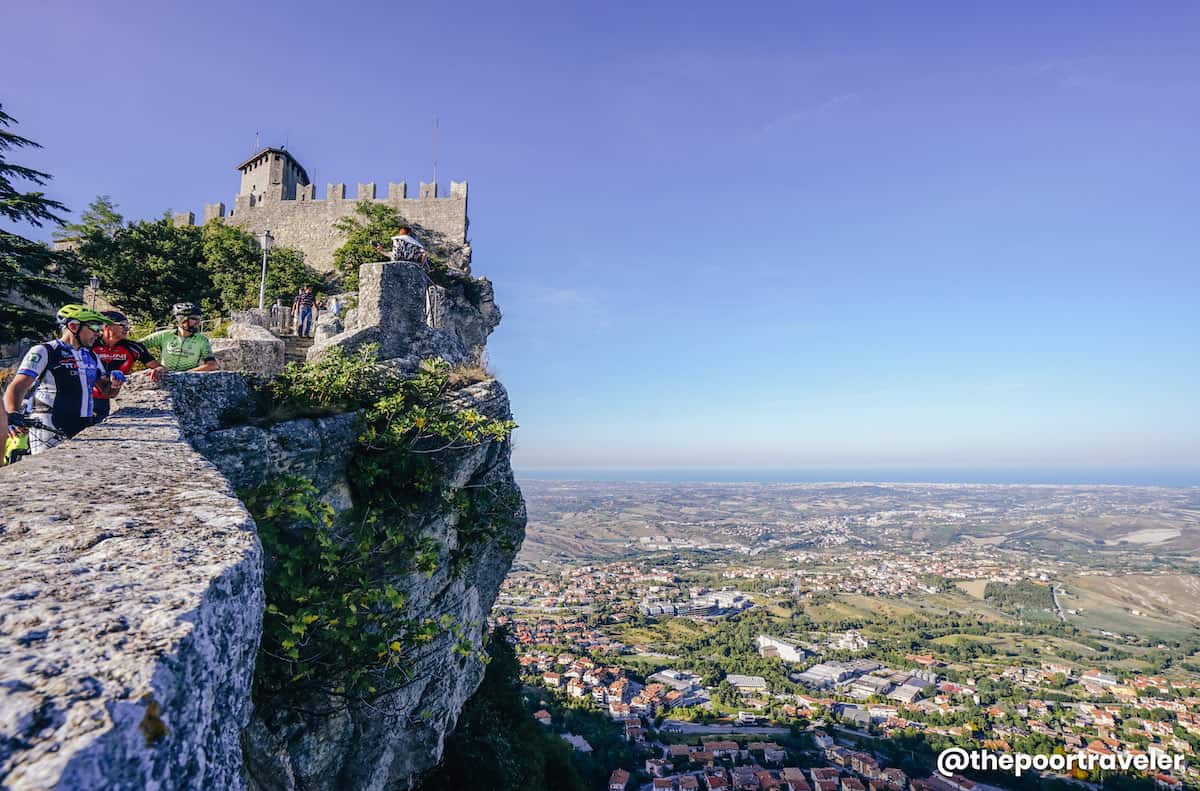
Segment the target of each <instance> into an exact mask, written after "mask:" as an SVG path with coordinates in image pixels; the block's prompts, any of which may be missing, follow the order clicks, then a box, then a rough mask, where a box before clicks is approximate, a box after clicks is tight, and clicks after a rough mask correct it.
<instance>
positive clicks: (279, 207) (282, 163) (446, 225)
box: [175, 147, 470, 271]
mask: <svg viewBox="0 0 1200 791" xmlns="http://www.w3.org/2000/svg"><path fill="white" fill-rule="evenodd" d="M237 170H238V172H239V173H240V174H241V182H240V184H239V187H238V193H237V196H236V197H235V198H234V205H233V208H232V210H230V211H229V212H228V214H226V207H225V204H224V203H210V204H206V205H205V207H204V222H208V221H210V220H213V219H219V218H224V219H226V220H227V221H228V222H230V223H231V224H233V225H236V226H238V227H240V228H242V229H244V230H246V231H247V232H249V233H252V234H254V235H255V236H258V235H261V234H262V232H263V231H267V230H269V231H270V232H271V235H272V236H273V237H274V238H275V242H276V243H277V244H280V245H287V246H289V247H295V248H297V249H299V250H301V251H303V252H304V257H305V260H306V261H307V262H308V264H309V265H310V266H312V267H313V268H315V269H317V270H319V271H331V270H332V269H333V268H334V266H333V251H334V250H336V249H337V248H338V247H340V246H341V244H342V239H341V236H340V235H339V234H338V232H337V231H336V230H335V228H334V224H335V223H336V222H337V221H338V220H339V219H341V218H343V217H349V216H351V215H353V214H354V213H355V207H356V206H357V204H358V202H359V201H364V200H365V201H373V202H377V203H385V204H387V205H389V206H392V207H394V208H395V209H396V210H397V211H398V212H399V214H400V216H401V217H403V218H404V219H405V221H407V222H408V223H410V224H412V226H413V227H414V228H416V229H417V230H418V234H419V235H421V236H423V237H424V238H423V239H422V241H423V242H425V243H426V244H427V246H433V247H438V246H451V247H455V248H459V249H462V250H463V251H464V252H463V254H462V255H461V256H459V258H460V260H461V261H462V262H463V264H464V265H466V264H468V263H469V261H470V249H469V247H468V246H467V227H468V224H469V220H468V219H467V182H465V181H451V182H450V194H449V195H448V196H445V197H441V196H439V194H438V185H437V184H436V183H433V182H430V183H425V182H421V183H420V186H419V189H418V191H417V196H416V197H414V198H410V197H409V196H408V184H407V182H404V181H401V182H398V183H391V184H388V187H387V194H386V195H385V196H383V197H380V196H378V195H377V194H376V187H375V183H374V182H367V183H362V182H359V183H358V185H357V192H356V194H355V196H354V198H353V199H351V198H349V197H347V195H346V185H345V184H344V183H337V184H329V185H328V186H327V187H326V189H325V197H324V199H319V198H317V196H316V189H315V186H314V185H313V184H312V183H311V182H310V181H309V177H308V171H307V170H305V168H304V166H303V165H301V164H300V161H299V160H298V159H297V158H296V157H295V156H294V155H293V154H292V153H291V152H289V151H287V150H286V149H285V148H283V147H279V148H275V147H270V148H264V149H261V150H259V151H258V152H256V153H255V154H254V155H253V156H251V157H249V158H248V159H246V160H245V161H244V162H242V163H241V164H240V165H238V166H237ZM187 217H188V215H187V214H180V215H177V216H176V218H175V221H176V223H177V224H179V223H181V222H183V223H184V224H190V222H189V221H188V220H187ZM380 242H381V243H382V244H384V245H385V246H387V244H388V242H387V240H384V239H381V240H380Z"/></svg>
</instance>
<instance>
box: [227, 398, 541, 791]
mask: <svg viewBox="0 0 1200 791" xmlns="http://www.w3.org/2000/svg"><path fill="white" fill-rule="evenodd" d="M455 406H457V407H459V408H468V407H474V408H475V409H478V410H479V411H480V412H482V413H483V414H485V415H487V416H488V417H492V418H498V419H507V418H508V417H510V414H509V407H508V397H507V394H506V393H505V392H504V389H503V388H502V387H501V386H500V384H499V383H498V382H496V381H495V380H491V381H487V382H482V383H479V384H476V385H472V386H471V387H468V388H465V389H464V390H462V391H460V392H459V393H458V395H457V396H456V398H455ZM449 477H450V483H451V484H452V485H453V486H455V487H465V486H491V487H494V488H498V489H501V490H505V491H507V492H509V493H513V494H517V495H519V490H518V489H517V486H516V483H515V481H514V480H513V475H512V469H511V467H510V466H509V446H508V443H491V444H488V445H483V446H480V447H477V448H474V449H471V450H469V451H462V452H460V453H459V454H458V456H457V457H456V458H455V459H454V460H453V462H452V464H451V469H450V472H449ZM419 529H420V535H421V536H423V537H426V536H427V537H431V538H433V539H435V540H437V541H438V542H440V543H441V544H442V545H443V547H444V550H445V552H444V554H443V559H444V558H445V557H446V554H448V553H449V552H450V551H452V550H454V549H457V548H458V546H459V540H458V534H457V531H456V529H455V526H454V524H453V523H452V522H451V520H449V519H448V518H446V517H444V516H439V515H430V516H429V517H428V518H425V519H423V520H422V521H421V524H420V528H419ZM524 535H525V509H524V505H523V504H522V505H521V506H520V507H519V508H518V510H517V511H516V512H514V513H513V514H512V517H511V519H509V520H508V521H506V522H505V523H504V524H502V525H500V526H499V531H498V533H497V535H496V536H495V537H494V538H492V539H491V540H490V541H488V542H487V543H486V544H485V545H483V546H481V547H479V548H478V550H477V552H476V553H475V554H474V555H473V556H472V559H471V562H470V563H469V564H468V565H467V567H466V569H465V571H464V572H463V573H462V574H461V575H460V576H457V577H456V576H455V575H454V574H453V572H452V571H451V568H450V564H449V563H446V562H439V563H438V567H437V570H436V571H435V572H434V573H433V575H432V576H430V577H428V578H427V577H425V576H424V575H422V574H405V575H397V576H395V577H393V578H389V579H388V582H390V583H392V584H394V585H395V586H396V588H397V589H398V590H399V591H400V592H401V593H402V594H404V595H405V597H406V599H407V601H408V605H407V606H408V607H409V608H410V609H411V611H412V612H414V613H421V614H422V615H425V616H427V617H430V618H434V619H439V618H441V617H442V616H443V615H448V616H450V617H451V618H452V619H453V620H454V622H455V623H456V624H458V625H461V626H463V627H466V633H467V635H468V636H469V638H470V640H471V642H472V644H473V646H474V647H475V648H476V649H479V648H480V647H481V646H482V644H483V639H484V636H485V635H484V630H485V624H486V620H487V615H488V612H489V611H490V610H491V606H492V603H493V602H494V601H495V599H496V595H497V593H498V592H499V589H500V583H501V582H502V581H503V580H504V577H505V575H506V574H507V573H508V569H509V567H510V566H511V565H512V561H513V557H514V556H515V554H516V552H517V549H518V548H519V547H520V544H521V541H522V540H523V539H524ZM456 639H457V638H455V637H454V636H452V635H451V634H449V633H447V634H443V635H442V636H440V637H438V638H436V639H435V640H433V641H432V642H431V643H429V644H428V645H425V646H423V647H422V649H421V650H420V652H419V653H417V654H413V655H410V659H411V660H412V663H413V673H412V679H413V680H412V682H411V683H410V684H408V685H407V686H405V687H403V688H401V689H399V690H396V691H394V692H391V693H388V694H385V695H383V696H381V697H379V698H376V699H374V700H372V701H370V702H369V703H357V704H351V705H346V703H345V701H344V700H342V699H338V698H332V697H315V696H314V697H313V698H311V699H307V700H305V701H304V702H303V705H302V706H300V707H298V710H284V711H257V710H256V712H255V715H254V721H253V722H252V723H251V726H250V728H248V729H247V731H246V734H245V744H246V769H247V773H248V774H249V776H250V778H251V785H252V786H257V787H259V788H262V789H330V790H332V789H406V788H409V787H410V786H411V785H412V783H413V781H414V780H415V779H416V778H417V777H419V776H420V775H421V774H422V773H424V772H425V771H427V770H428V769H431V768H432V767H433V766H435V765H436V764H437V762H438V760H439V759H440V757H441V753H442V744H443V741H444V739H445V737H446V735H447V734H449V733H450V731H452V730H453V729H454V725H455V722H456V721H457V719H458V714H459V712H460V711H461V709H462V705H463V703H465V702H466V700H467V698H469V697H470V696H471V695H472V693H474V691H475V689H476V687H478V686H479V682H480V681H481V680H482V679H483V670H484V667H483V662H482V661H481V660H480V658H479V657H478V655H477V654H472V655H471V656H469V657H464V656H461V655H459V654H458V653H456V652H455V651H454V646H455V642H456ZM322 712H325V713H322Z"/></svg>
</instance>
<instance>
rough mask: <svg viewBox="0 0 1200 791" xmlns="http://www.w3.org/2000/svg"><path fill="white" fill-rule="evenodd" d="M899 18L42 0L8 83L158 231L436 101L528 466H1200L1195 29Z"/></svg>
mask: <svg viewBox="0 0 1200 791" xmlns="http://www.w3.org/2000/svg"><path fill="white" fill-rule="evenodd" d="M104 5H107V8H105V7H102V6H104ZM647 5H649V6H650V7H647ZM887 5H889V6H890V7H884V6H885V4H879V3H827V4H807V3H791V2H789V3H755V4H749V5H747V6H746V7H744V8H734V7H731V6H729V5H728V4H708V3H695V2H689V3H654V4H641V3H637V4H634V3H622V2H614V3H605V4H592V5H590V6H583V5H572V4H562V3H532V4H514V5H510V6H502V5H499V4H491V3H487V4H484V3H480V4H464V3H457V4H440V5H438V6H437V7H432V4H430V7H401V6H399V5H398V4H394V3H385V2H379V3H343V4H325V3H322V4H316V3H287V4H284V3H272V2H259V3H254V4H246V3H224V2H209V3H204V4H190V5H187V6H180V5H178V4H164V3H138V2H130V3H120V4H115V3H113V4H97V3H82V2H49V3H37V4H34V3H25V4H18V5H17V6H15V7H13V8H10V9H7V10H6V12H5V24H4V30H3V32H0V37H3V41H4V47H5V50H6V60H7V62H8V63H9V64H10V65H9V67H8V69H7V71H8V76H9V79H7V80H5V83H6V84H5V87H4V88H3V91H2V94H0V101H3V102H4V107H5V110H6V111H7V112H8V113H9V114H11V115H13V116H15V117H16V118H17V119H18V120H19V121H20V122H21V123H20V126H19V127H18V129H17V130H18V131H19V132H21V133H23V134H25V135H27V136H30V137H32V138H34V139H36V140H38V141H39V142H41V143H42V144H43V145H44V146H45V149H44V150H43V151H40V152H37V153H36V154H33V155H27V156H24V157H23V158H22V160H21V161H24V162H26V163H29V164H34V165H37V166H40V167H42V168H44V169H46V170H49V171H51V172H52V173H53V174H55V176H56V178H55V181H54V182H53V183H52V185H51V188H50V191H51V193H52V194H53V195H54V196H55V197H58V198H60V199H62V200H64V201H65V202H66V203H68V205H70V206H71V207H72V208H75V209H80V208H82V207H83V206H85V205H86V203H87V202H88V201H89V200H90V199H91V198H92V197H94V196H95V195H97V194H99V193H109V194H111V195H112V196H113V197H114V199H115V200H116V201H117V202H118V203H119V204H120V206H121V208H122V210H123V211H124V212H125V214H126V216H128V217H136V218H140V217H151V216H157V215H159V214H160V213H161V212H162V211H163V210H164V209H167V208H172V209H175V210H193V211H196V212H197V213H199V212H200V211H201V209H202V207H203V204H204V203H205V202H206V201H207V202H212V201H216V200H224V201H225V202H226V203H230V202H231V199H232V196H233V194H234V193H235V191H236V188H237V179H236V173H235V172H234V171H233V166H234V165H235V164H237V163H238V162H239V161H240V160H241V159H242V158H244V156H246V155H247V154H248V153H249V151H250V149H251V146H252V145H253V143H254V135H255V132H256V131H258V132H261V133H262V140H263V143H264V144H279V143H283V142H286V143H287V145H288V147H289V149H290V150H292V151H293V152H294V153H295V154H296V155H297V156H298V157H299V158H300V159H301V161H302V162H303V163H304V164H305V166H306V167H307V168H308V171H309V174H310V175H311V176H312V178H313V181H314V182H315V183H316V184H318V185H320V186H319V187H318V192H321V191H322V190H323V185H324V184H325V183H326V182H328V181H343V182H346V183H347V184H350V185H352V184H354V183H356V182H359V181H376V182H379V183H386V182H388V181H399V180H402V179H404V180H407V181H408V182H409V184H410V185H414V184H415V182H417V181H419V180H428V179H429V177H430V175H431V172H432V165H431V159H432V137H433V134H432V128H433V119H434V117H435V116H437V117H439V118H440V130H441V131H440V146H439V174H440V176H441V181H442V184H443V189H444V188H445V184H446V182H447V181H448V180H449V179H451V178H453V179H456V180H457V179H467V180H469V182H470V185H471V197H470V201H471V206H470V214H471V238H472V242H473V246H474V250H475V270H476V273H477V274H482V275H486V276H488V277H490V278H492V280H493V281H494V282H495V284H496V293H497V297H498V300H499V302H500V304H501V307H502V309H503V311H504V314H505V319H504V322H503V324H502V325H501V327H500V328H499V330H498V331H497V332H496V334H495V335H493V337H492V341H491V343H490V356H491V361H492V364H493V366H494V367H495V369H496V370H497V372H498V373H499V375H500V376H501V378H502V380H503V381H504V383H505V384H506V386H507V387H508V388H509V391H510V394H511V396H512V400H513V404H514V409H515V411H516V414H517V418H518V420H519V422H520V423H521V426H522V428H521V429H520V430H519V432H518V434H517V443H516V454H515V462H516V464H517V466H518V468H519V469H526V470H531V469H552V468H576V467H578V468H597V467H617V468H622V467H637V468H646V467H670V468H679V467H692V468H695V467H732V468H738V467H742V468H756V469H761V468H772V467H774V468H808V469H821V468H830V469H848V468H859V469H869V468H890V469H897V468H904V467H921V468H931V467H944V468H949V469H954V468H964V469H966V468H981V467H987V468H1015V469H1040V468H1053V467H1074V468H1078V467H1109V468H1112V467H1120V468H1147V467H1149V468H1176V469H1181V468H1182V469H1194V470H1200V406H1197V405H1198V404H1200V375H1198V374H1197V366H1196V362H1197V351H1196V350H1197V348H1198V341H1200V318H1197V315H1196V314H1197V310H1196V303H1197V297H1198V296H1200V269H1198V267H1197V260H1198V255H1197V254H1198V252H1200V221H1197V219H1196V217H1197V206H1198V205H1200V201H1198V200H1197V199H1198V197H1200V195H1198V192H1200V187H1198V186H1197V185H1200V154H1198V153H1197V152H1198V150H1200V148H1198V146H1197V145H1196V141H1197V139H1200V82H1198V81H1197V80H1196V75H1197V73H1198V69H1200V51H1198V50H1197V49H1196V47H1195V46H1194V32H1195V30H1196V29H1197V25H1198V24H1200V9H1197V7H1196V6H1195V5H1194V4H1188V3H1162V4H1156V5H1155V7H1154V9H1153V13H1148V12H1147V11H1146V9H1144V8H1142V7H1136V8H1135V7H1134V6H1131V5H1129V4H1115V3H1097V2H1089V3H1056V4H1053V8H1047V7H1046V6H1047V5H1048V4H1045V3H1024V4H1022V3H1007V4H1002V5H996V4H993V6H984V5H982V4H962V3H918V4H900V3H894V4H887ZM1196 482H1198V483H1200V475H1198V476H1197V481H1196Z"/></svg>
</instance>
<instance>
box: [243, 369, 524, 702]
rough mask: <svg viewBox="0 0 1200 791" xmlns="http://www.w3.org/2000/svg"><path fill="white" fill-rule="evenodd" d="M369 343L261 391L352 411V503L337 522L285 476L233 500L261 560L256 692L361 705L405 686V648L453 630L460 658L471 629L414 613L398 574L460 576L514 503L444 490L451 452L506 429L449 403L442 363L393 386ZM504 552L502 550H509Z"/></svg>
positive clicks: (280, 400) (290, 410)
mask: <svg viewBox="0 0 1200 791" xmlns="http://www.w3.org/2000/svg"><path fill="white" fill-rule="evenodd" d="M374 354H375V350H374V349H373V348H369V347H368V348H366V349H363V350H360V351H359V352H358V353H357V354H354V355H346V354H343V353H341V352H340V351H337V350H335V351H333V352H331V354H330V355H328V356H327V357H326V358H325V359H324V360H322V361H320V362H317V363H310V364H306V365H303V366H299V365H293V366H289V367H288V369H287V370H286V371H285V372H284V374H283V375H281V376H280V377H278V378H277V379H275V380H274V381H272V382H271V383H269V384H268V385H267V386H266V387H265V388H264V397H265V398H266V399H267V401H268V408H269V411H270V412H271V413H272V414H274V415H276V416H278V415H291V416H297V415H303V414H309V415H312V414H332V413H336V412H345V411H349V410H354V409H361V410H362V425H361V434H360V436H359V445H358V448H357V450H356V452H355V454H354V457H353V459H352V460H351V463H350V466H349V478H350V483H351V488H352V491H353V495H354V502H355V506H354V508H352V509H351V510H350V511H348V512H347V513H344V514H341V515H336V516H335V514H334V512H333V510H332V508H330V507H329V506H328V505H327V504H325V503H323V502H321V500H320V498H319V493H318V491H317V489H316V488H315V487H314V486H313V485H312V484H311V483H310V482H308V481H306V480H303V479H300V478H297V477H292V476H286V477H282V478H279V479H276V480H272V481H270V482H268V483H266V484H264V485H263V486H260V487H258V488H256V489H254V490H252V491H248V492H244V493H242V500H243V502H245V503H246V506H247V508H248V509H249V510H250V512H251V514H252V515H253V516H254V518H255V520H256V522H257V523H258V528H259V536H260V538H261V540H262V544H263V549H264V552H265V554H266V563H265V575H266V580H265V582H266V595H267V609H266V614H265V616H264V627H263V640H262V646H261V648H260V656H259V661H258V665H257V669H256V685H257V686H256V689H257V690H258V692H259V693H260V695H261V694H262V693H265V694H267V695H268V696H270V697H272V698H275V697H277V695H276V694H275V693H278V692H281V691H284V690H289V689H290V690H297V689H300V688H307V687H318V688H321V689H323V690H325V691H327V692H330V693H334V694H339V695H344V696H346V697H347V698H353V699H368V698H370V697H373V696H375V695H377V694H380V693H381V692H383V691H385V690H388V689H391V688H394V687H396V686H399V685H402V684H404V683H406V682H407V681H408V674H409V666H408V662H407V660H408V656H409V655H410V654H411V651H412V648H413V647H414V646H419V645H422V644H427V643H430V642H432V641H433V640H435V639H437V638H438V637H440V636H442V635H449V636H450V637H451V638H452V639H453V640H454V641H455V642H454V651H455V652H456V653H458V654H460V655H463V656H469V655H470V654H471V653H472V651H473V650H474V649H473V648H472V646H473V642H472V641H471V639H470V638H469V632H468V631H467V629H468V628H474V626H476V625H471V627H464V626H462V625H460V624H457V623H455V622H454V620H453V619H452V618H450V617H449V616H443V617H442V618H441V619H437V620H433V619H428V618H421V617H413V616H412V613H410V612H409V611H408V608H407V601H406V600H405V597H404V595H403V594H401V593H400V592H399V591H398V590H397V589H396V587H395V585H394V584H389V583H388V582H386V580H388V579H391V580H395V579H396V577H397V576H398V575H401V574H422V575H425V576H427V577H428V576H432V575H433V574H434V573H435V572H436V571H437V569H438V567H439V564H441V563H443V561H445V562H446V563H448V564H449V568H450V570H451V573H453V574H454V575H456V576H457V575H461V574H462V572H463V571H464V570H465V569H466V567H467V565H468V562H469V560H470V559H471V557H472V555H473V553H474V552H475V551H476V550H477V549H478V548H479V547H481V546H483V545H485V544H486V543H488V542H489V541H492V540H494V539H495V538H496V537H497V536H498V535H499V533H500V528H501V526H503V525H504V524H507V523H508V522H510V521H511V520H512V518H513V516H514V514H515V513H516V511H517V509H518V508H519V507H520V500H519V498H518V497H517V496H515V495H514V494H512V493H511V492H509V491H507V490H505V489H503V488H494V487H489V486H482V485H479V486H467V487H464V488H454V487H451V486H450V485H449V483H448V481H447V476H446V472H447V470H448V469H449V468H450V467H452V466H454V463H455V457H456V456H457V454H460V453H462V452H468V451H472V450H473V449H475V448H478V447H479V446H481V445H484V444H486V443H491V442H504V441H506V440H507V439H508V436H509V434H510V433H511V431H512V430H513V429H514V428H515V427H516V424H515V423H513V422H512V421H511V420H493V419H491V418H488V417H486V416H484V415H482V414H481V413H479V412H478V411H476V410H473V409H454V408H452V407H451V406H450V405H449V403H448V402H449V401H450V400H451V396H452V392H451V389H450V384H449V381H450V378H449V373H450V367H449V365H447V364H446V363H445V362H444V361H442V360H432V361H426V362H424V363H422V365H421V367H420V370H419V371H418V372H417V373H416V374H415V375H414V376H412V377H411V378H407V379H404V378H401V377H400V376H398V375H397V374H395V373H394V372H393V371H392V370H391V369H389V368H387V367H386V366H382V365H379V364H378V363H377V362H376V361H375V357H374ZM431 515H437V516H442V517H444V518H447V519H448V520H449V522H450V523H451V524H453V525H455V529H456V532H457V539H458V540H457V542H456V543H457V547H456V548H455V549H454V550H453V551H447V549H446V547H444V546H443V545H442V544H441V542H439V541H437V540H435V539H433V538H431V537H429V536H423V535H421V524H422V523H423V522H424V521H425V520H427V519H428V518H429V517H430V516H431ZM506 548H508V549H512V548H513V547H512V546H511V544H508V545H506Z"/></svg>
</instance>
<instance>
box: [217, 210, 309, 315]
mask: <svg viewBox="0 0 1200 791" xmlns="http://www.w3.org/2000/svg"><path fill="white" fill-rule="evenodd" d="M203 238H204V260H205V265H206V266H207V268H208V270H209V272H210V275H211V277H212V281H213V286H214V288H215V289H216V291H217V293H218V295H219V299H220V302H221V306H222V308H223V309H224V310H225V311H230V310H240V309H245V308H251V307H257V305H258V289H259V286H260V284H261V282H262V248H261V247H259V243H258V240H257V239H255V238H254V237H253V236H251V235H250V234H248V233H246V232H245V231H243V230H241V229H240V228H236V227H234V226H232V225H226V224H225V223H223V222H220V221H219V220H210V221H209V222H208V223H206V224H205V225H204V229H203ZM320 279H321V275H320V274H319V273H318V272H317V271H316V270H314V269H313V268H312V267H310V266H308V265H307V264H305V263H304V254H303V253H301V252H300V251H299V250H296V249H294V248H291V247H283V246H278V247H272V248H271V250H270V251H269V252H268V253H267V284H266V288H265V291H264V293H265V295H266V304H267V305H273V304H274V303H275V300H276V298H282V299H283V300H284V304H287V305H290V304H291V299H292V297H293V295H295V294H296V292H297V291H299V290H300V288H301V287H302V286H304V285H307V284H310V283H311V284H313V285H316V284H317V283H318V282H319V281H320Z"/></svg>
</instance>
